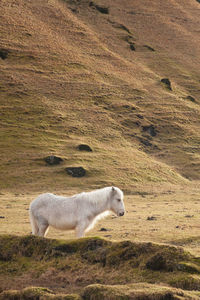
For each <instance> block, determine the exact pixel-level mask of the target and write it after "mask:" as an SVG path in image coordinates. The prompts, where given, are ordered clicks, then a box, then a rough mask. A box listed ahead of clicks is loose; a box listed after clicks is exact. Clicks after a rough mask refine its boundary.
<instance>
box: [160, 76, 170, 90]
mask: <svg viewBox="0 0 200 300" xmlns="http://www.w3.org/2000/svg"><path fill="white" fill-rule="evenodd" d="M161 82H162V83H163V84H164V85H165V87H166V88H167V89H168V90H170V91H172V87H171V82H170V80H169V79H168V78H163V79H161Z"/></svg>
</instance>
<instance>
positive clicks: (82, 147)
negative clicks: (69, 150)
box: [78, 144, 92, 152]
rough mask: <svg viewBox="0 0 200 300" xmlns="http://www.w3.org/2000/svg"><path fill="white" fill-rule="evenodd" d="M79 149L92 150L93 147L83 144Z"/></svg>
mask: <svg viewBox="0 0 200 300" xmlns="http://www.w3.org/2000/svg"><path fill="white" fill-rule="evenodd" d="M78 150H80V151H87V152H92V148H91V147H90V146H88V145H86V144H81V145H79V146H78Z"/></svg>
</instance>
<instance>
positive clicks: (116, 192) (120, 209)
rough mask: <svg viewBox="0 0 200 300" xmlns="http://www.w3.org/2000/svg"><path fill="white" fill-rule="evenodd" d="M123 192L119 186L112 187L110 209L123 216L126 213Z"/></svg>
mask: <svg viewBox="0 0 200 300" xmlns="http://www.w3.org/2000/svg"><path fill="white" fill-rule="evenodd" d="M123 199H124V195H123V192H122V191H121V190H120V189H119V188H117V187H111V191H110V210H112V211H113V212H114V213H115V214H116V215H118V216H119V217H120V216H123V215H124V213H125V207H124V200H123Z"/></svg>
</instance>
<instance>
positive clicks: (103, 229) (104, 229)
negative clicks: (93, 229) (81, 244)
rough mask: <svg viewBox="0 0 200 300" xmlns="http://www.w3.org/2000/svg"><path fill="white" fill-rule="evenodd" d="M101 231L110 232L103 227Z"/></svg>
mask: <svg viewBox="0 0 200 300" xmlns="http://www.w3.org/2000/svg"><path fill="white" fill-rule="evenodd" d="M99 231H108V229H106V228H104V227H101V229H100V230H99Z"/></svg>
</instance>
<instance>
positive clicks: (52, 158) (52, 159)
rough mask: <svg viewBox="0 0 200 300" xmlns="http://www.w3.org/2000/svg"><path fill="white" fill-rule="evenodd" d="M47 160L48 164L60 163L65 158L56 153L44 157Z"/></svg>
mask: <svg viewBox="0 0 200 300" xmlns="http://www.w3.org/2000/svg"><path fill="white" fill-rule="evenodd" d="M44 160H45V162H46V163H47V164H48V165H51V166H53V165H59V164H60V163H61V162H62V161H63V159H62V158H61V157H58V156H54V155H50V156H47V157H45V158H44Z"/></svg>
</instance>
